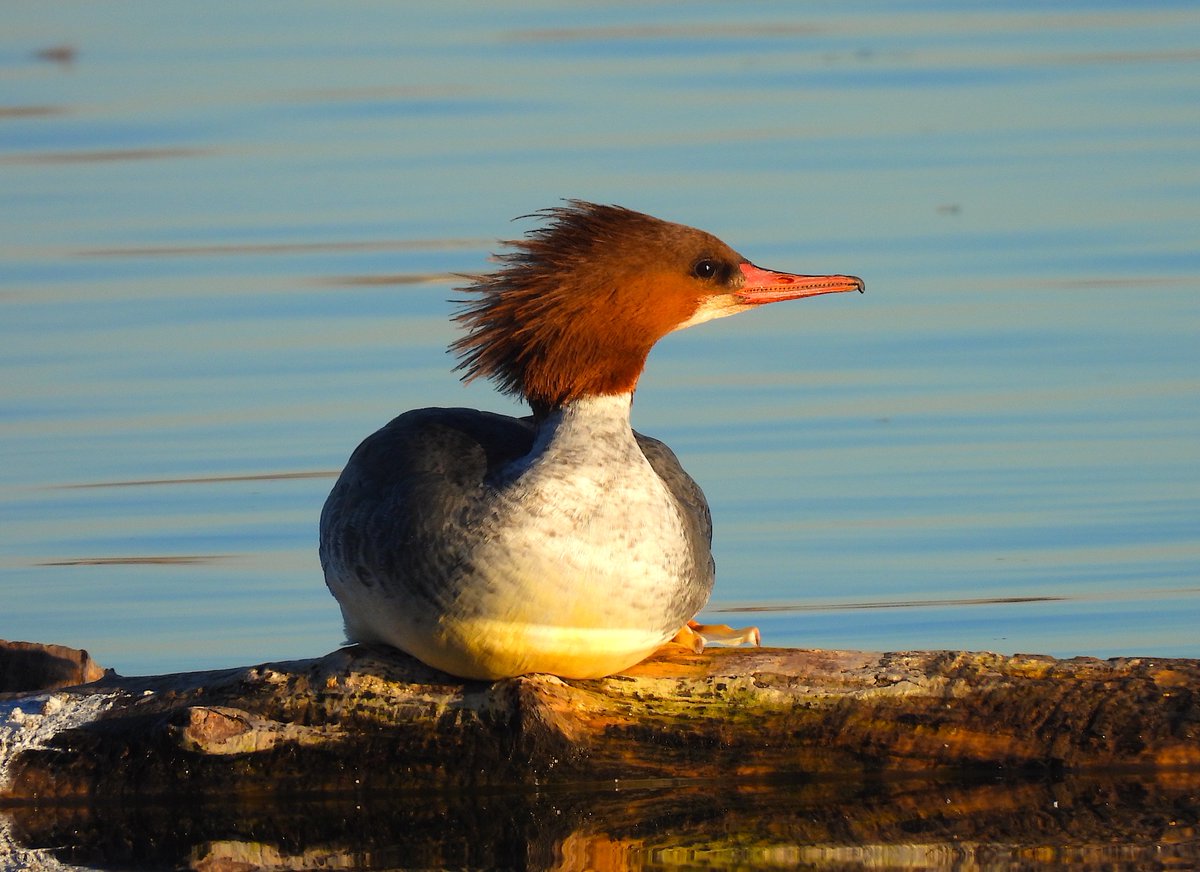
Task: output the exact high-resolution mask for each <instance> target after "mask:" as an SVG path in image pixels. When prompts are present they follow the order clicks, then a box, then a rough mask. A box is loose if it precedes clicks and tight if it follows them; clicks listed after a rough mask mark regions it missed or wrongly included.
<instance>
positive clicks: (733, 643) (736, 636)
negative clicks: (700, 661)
mask: <svg viewBox="0 0 1200 872" xmlns="http://www.w3.org/2000/svg"><path fill="white" fill-rule="evenodd" d="M671 641H672V642H675V643H676V644H679V645H683V646H685V647H687V648H691V649H692V651H694V652H695V653H697V654H699V653H700V652H701V651H703V650H704V648H705V646H706V645H717V646H721V647H729V648H736V647H738V646H740V645H751V646H754V647H757V646H759V645H761V644H762V634H761V633H759V632H758V627H741V628H739V629H735V628H733V627H731V626H729V625H728V624H700V623H697V622H696V621H688V622H687V624H686V625H685V626H684V627H681V628H680V630H679V632H678V633H676V634H675V638H674V639H672V640H671Z"/></svg>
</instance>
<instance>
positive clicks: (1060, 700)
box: [0, 646, 1200, 801]
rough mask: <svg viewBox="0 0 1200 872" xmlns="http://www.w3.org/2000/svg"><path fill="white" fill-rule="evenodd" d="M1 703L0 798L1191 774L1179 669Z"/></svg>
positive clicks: (531, 679)
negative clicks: (951, 775)
mask: <svg viewBox="0 0 1200 872" xmlns="http://www.w3.org/2000/svg"><path fill="white" fill-rule="evenodd" d="M9 707H10V709H12V708H15V709H16V714H15V716H14V714H13V713H12V712H11V711H10V713H9V715H8V718H7V722H6V723H4V724H2V725H0V785H2V786H0V797H3V798H5V799H7V800H9V801H14V800H24V801H31V800H42V801H44V800H47V799H50V798H57V799H63V798H84V797H88V798H97V797H111V798H129V797H133V796H144V797H149V796H172V795H186V796H190V797H195V796H197V795H204V794H210V795H219V796H224V797H229V796H234V795H247V796H254V795H263V794H267V793H279V794H298V793H310V794H311V793H325V794H329V793H338V792H370V791H386V790H394V789H396V788H397V787H404V788H407V789H414V788H419V787H437V788H446V787H447V786H458V787H479V786H493V787H494V786H511V785H547V784H553V783H571V782H579V781H581V780H586V781H612V780H617V781H627V782H628V781H636V780H644V779H654V778H680V777H689V778H710V779H721V778H729V777H736V778H740V779H743V780H745V779H758V778H774V779H778V778H811V777H813V776H822V775H837V776H839V777H846V776H847V775H851V774H853V775H857V776H868V775H871V776H874V775H880V774H898V773H899V774H902V773H908V774H911V773H916V772H923V773H929V772H955V773H968V772H974V773H983V772H991V773H995V772H1001V771H1002V772H1007V773H1015V772H1043V773H1045V772H1049V773H1055V772H1063V771H1074V772H1082V771H1089V770H1099V769H1109V770H1111V769H1114V768H1121V769H1127V770H1128V769H1142V770H1160V769H1184V768H1200V662H1198V661H1193V660H1162V659H1120V660H1107V661H1101V660H1095V659H1090V658H1077V659H1073V660H1055V659H1052V658H1049V657H1036V656H1001V655H997V654H983V653H962V652H909V653H892V654H876V653H862V652H851V651H812V650H799V649H777V648H755V649H736V650H729V649H724V650H709V651H706V652H704V653H701V654H693V653H690V652H688V651H685V650H684V649H682V648H678V647H674V646H672V647H668V648H665V649H663V651H661V652H660V653H659V654H658V655H656V656H654V657H652V658H650V659H649V660H647V661H645V662H644V663H642V664H639V665H638V666H636V667H634V668H633V669H630V670H629V671H628V672H627V673H625V674H622V675H617V676H613V677H611V678H606V679H599V680H589V681H564V680H562V679H558V678H554V677H551V676H545V675H536V676H528V677H524V678H517V679H509V680H505V681H499V682H495V683H487V682H464V681H460V680H456V679H452V678H450V677H449V676H447V675H445V674H443V673H439V672H436V671H434V670H431V669H429V668H428V667H425V666H423V665H422V664H420V663H418V662H416V661H415V660H412V659H411V658H408V657H406V656H404V655H400V654H398V653H395V652H390V651H381V650H371V649H366V648H361V647H353V648H347V649H342V650H339V651H336V652H334V653H332V654H329V655H327V656H325V657H322V658H319V659H316V660H304V661H295V662H288V663H273V664H265V665H260V666H254V667H251V668H248V669H232V670H227V671H219V672H199V673H185V674H180V675H167V676H158V677H143V678H126V677H120V676H115V675H110V676H108V677H106V678H103V679H101V680H99V681H96V682H93V683H91V684H88V685H84V686H81V687H76V688H71V689H62V690H57V691H51V692H49V693H48V694H42V695H39V696H35V697H30V698H29V699H28V700H26V701H20V700H17V701H13V700H11V699H10V701H9ZM27 731H28V732H27ZM22 736H26V737H32V736H36V737H37V738H36V741H32V740H31V741H22Z"/></svg>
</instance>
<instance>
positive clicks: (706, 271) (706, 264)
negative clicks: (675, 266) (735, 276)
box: [692, 257, 717, 279]
mask: <svg viewBox="0 0 1200 872" xmlns="http://www.w3.org/2000/svg"><path fill="white" fill-rule="evenodd" d="M716 274H717V263H716V261H713V260H709V259H708V258H707V257H706V258H702V259H701V260H698V261H696V263H695V264H694V265H693V266H692V275H694V276H695V277H696V278H698V279H711V278H712V277H713V276H715V275H716Z"/></svg>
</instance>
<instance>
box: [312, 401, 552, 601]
mask: <svg viewBox="0 0 1200 872" xmlns="http://www.w3.org/2000/svg"><path fill="white" fill-rule="evenodd" d="M533 433H534V430H533V424H532V422H531V421H530V420H529V419H517V418H511V417H508V416H505V415H496V414H492V413H490V412H480V411H476V410H474V409H438V408H430V409H416V410H414V411H411V412H406V413H405V414H403V415H401V416H399V417H398V418H396V419H394V420H393V421H391V423H389V424H387V425H386V426H385V427H383V428H382V429H380V430H378V431H377V432H375V433H374V434H372V435H371V436H368V437H367V438H366V439H365V440H363V442H362V444H361V445H359V446H358V448H357V449H356V450H355V451H354V453H353V454H352V455H351V457H350V460H349V462H348V463H347V464H346V468H345V469H344V470H343V471H342V474H341V476H340V477H339V478H338V481H337V483H336V484H335V485H334V487H333V490H332V492H330V494H329V498H328V499H327V500H326V501H325V508H324V510H323V511H322V512H321V546H320V552H321V565H322V567H323V568H324V570H325V577H326V582H327V583H328V582H329V580H330V578H331V577H335V576H336V577H337V578H338V579H340V581H341V583H346V582H347V581H348V580H352V579H355V578H357V580H358V581H359V582H360V583H362V584H366V585H372V584H376V583H380V582H382V581H384V580H389V579H397V580H403V581H404V583H405V585H406V587H407V589H408V592H409V594H410V595H412V596H416V597H423V598H427V599H430V600H432V601H434V602H438V601H440V599H441V595H442V593H443V592H442V591H439V590H437V589H436V580H438V579H445V578H447V577H449V576H451V575H452V574H454V572H455V571H456V569H457V568H459V565H460V564H461V561H462V560H463V554H462V553H461V552H460V551H459V549H457V548H456V547H455V546H456V544H457V543H458V542H459V537H458V536H455V535H453V533H452V530H453V529H454V528H456V527H459V526H461V525H462V524H463V523H464V522H465V521H466V520H467V519H468V518H469V517H470V516H471V515H472V512H473V511H474V512H477V511H478V510H479V505H480V502H481V495H482V491H483V490H484V489H485V488H486V487H487V484H488V482H489V480H490V479H491V477H492V475H493V474H494V473H495V472H496V470H498V469H499V468H500V467H502V466H503V465H504V464H506V463H508V462H509V461H511V460H514V459H515V458H518V457H521V456H523V455H525V454H527V453H528V452H529V450H530V448H531V446H532V444H533Z"/></svg>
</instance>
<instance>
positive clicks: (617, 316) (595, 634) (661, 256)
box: [321, 200, 863, 679]
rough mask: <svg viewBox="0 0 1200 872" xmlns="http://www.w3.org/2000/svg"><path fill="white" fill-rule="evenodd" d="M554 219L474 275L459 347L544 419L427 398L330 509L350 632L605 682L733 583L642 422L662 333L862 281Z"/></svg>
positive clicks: (635, 230)
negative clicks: (636, 398) (638, 418)
mask: <svg viewBox="0 0 1200 872" xmlns="http://www.w3.org/2000/svg"><path fill="white" fill-rule="evenodd" d="M539 215H540V216H541V217H544V218H545V219H547V221H548V223H547V225H546V226H544V227H541V228H539V229H535V230H533V231H531V232H529V233H528V234H526V237H525V239H523V240H521V241H518V242H513V243H509V245H511V246H512V247H514V249H515V250H514V251H511V252H509V253H507V254H505V255H502V256H501V260H502V262H503V267H502V268H501V269H500V270H499V271H497V272H495V273H493V274H491V275H488V276H484V277H482V278H480V279H478V280H477V281H476V282H475V283H474V284H473V285H471V286H470V287H468V288H464V289H463V290H465V291H468V292H470V293H473V294H477V295H478V297H477V298H475V299H474V300H472V301H470V302H469V303H467V304H466V307H465V308H464V309H463V310H462V311H460V312H459V313H458V314H457V315H456V316H455V320H456V321H458V322H459V323H460V324H462V325H463V326H464V327H465V328H466V330H467V333H466V335H465V336H463V337H462V338H461V339H459V340H457V341H456V342H455V343H454V344H453V345H452V346H451V347H452V349H453V350H454V351H455V352H457V353H458V354H459V355H460V356H461V358H462V361H461V363H460V364H459V367H458V368H459V369H462V370H465V375H464V379H466V380H470V379H473V378H475V377H477V376H481V375H482V376H487V377H490V378H491V379H493V380H494V381H495V382H496V383H497V384H498V385H499V387H500V389H501V390H503V391H505V392H506V393H511V394H518V395H520V396H522V397H524V398H525V400H526V401H528V403H529V405H530V406H531V407H532V409H533V415H532V417H529V418H520V419H518V418H510V417H507V416H504V415H496V414H492V413H490V412H480V411H475V410H473V409H436V408H435V409H417V410H415V411H411V412H407V413H405V414H403V415H401V416H400V417H398V418H396V419H395V420H394V421H392V422H391V423H390V424H388V425H387V426H385V427H384V428H383V429H382V430H380V431H379V432H377V433H375V434H374V435H372V436H369V437H368V438H367V439H366V441H364V442H363V443H362V444H361V445H360V446H359V447H358V449H357V450H356V451H355V452H354V454H353V456H351V458H350V461H349V463H348V464H347V465H346V468H345V469H344V470H343V471H342V474H341V477H340V478H339V479H338V481H337V484H335V485H334V488H333V491H332V493H330V495H329V499H328V500H327V501H326V503H325V508H324V510H323V511H322V513H321V564H322V566H323V568H324V570H325V581H326V583H327V584H328V585H329V589H330V591H331V592H332V593H333V595H334V596H335V597H336V598H337V600H338V603H339V604H340V605H341V608H342V615H343V616H344V618H345V621H346V633H347V635H348V636H349V638H350V639H351V640H352V641H357V642H382V643H386V644H388V645H392V646H394V647H396V648H400V649H402V650H404V651H407V652H408V653H409V654H412V655H413V656H415V657H417V658H418V659H420V660H422V661H424V662H425V663H427V664H428V665H430V666H434V667H436V668H438V669H441V670H443V671H445V672H449V673H451V674H453V675H457V676H460V677H463V678H481V679H495V678H505V677H510V676H516V675H523V674H526V673H532V672H548V673H552V674H555V675H560V676H563V677H566V678H597V677H601V676H605V675H610V674H612V673H615V672H619V671H620V670H622V669H625V668H627V667H629V666H632V665H633V664H635V663H637V662H638V661H640V660H642V659H643V658H645V657H646V656H647V655H649V654H650V653H651V652H653V651H654V650H655V649H657V648H658V647H660V646H661V645H663V644H664V643H665V642H668V641H670V640H671V639H672V638H673V637H675V636H676V635H677V634H680V633H682V634H683V635H684V636H685V637H686V636H688V634H689V630H688V626H689V622H690V621H691V619H692V618H693V617H694V616H695V615H696V614H697V612H699V611H700V609H701V608H703V606H704V604H705V603H706V602H707V601H708V596H709V593H710V592H711V590H712V586H713V571H714V568H713V559H712V553H711V551H710V550H709V545H710V542H711V535H712V522H711V519H710V516H709V511H708V503H707V502H706V501H705V499H704V494H703V493H702V492H701V490H700V488H699V486H698V485H697V484H696V482H694V481H693V480H692V478H691V477H690V476H689V475H688V474H687V473H686V472H684V471H683V468H682V467H681V466H680V465H679V461H678V460H676V459H675V455H674V454H672V453H671V450H670V449H669V448H667V447H666V446H665V445H663V443H661V442H658V441H657V440H654V439H651V438H649V437H647V436H643V435H641V434H640V433H635V432H634V431H633V430H632V429H631V427H630V423H629V413H630V407H631V404H632V402H633V392H634V388H635V387H636V386H637V381H638V377H639V376H640V375H641V373H642V368H643V366H644V365H645V362H646V356H647V355H648V354H649V352H650V348H651V347H652V346H653V345H654V343H655V342H657V341H658V340H659V339H660V338H662V337H663V336H665V335H666V334H667V333H670V332H672V331H674V330H681V329H683V328H684V327H690V326H692V325H693V324H700V323H702V322H704V321H708V320H711V319H713V318H720V317H723V316H725V315H732V314H734V313H736V312H742V311H745V310H747V309H750V308H753V307H754V306H758V305H760V304H763V303H772V302H775V301H777V300H790V299H795V298H797V297H811V296H815V295H817V294H828V293H836V292H841V291H852V290H858V291H861V290H863V282H862V280H861V279H858V278H855V277H854V276H841V275H826V276H803V275H792V274H788V273H780V272H772V271H770V270H765V269H760V268H759V267H757V266H754V265H753V264H752V263H750V262H749V261H748V260H746V258H744V257H742V256H741V255H740V254H738V253H737V252H736V251H734V250H733V249H732V248H730V247H729V246H728V245H726V244H725V243H723V242H721V241H720V240H719V239H717V238H716V237H714V236H712V235H710V234H708V233H704V232H703V231H700V230H695V229H693V228H691V227H685V226H683V225H680V224H672V223H669V222H667V221H661V220H659V219H657V218H652V217H651V216H649V215H643V214H641V213H639V212H633V211H630V210H629V209H624V208H621V207H618V206H601V205H595V204H592V203H585V202H581V201H575V200H572V201H568V205H566V206H563V207H561V208H556V209H549V210H546V211H544V212H542V213H539ZM691 626H693V627H694V626H696V625H694V624H693V625H691ZM753 636H754V637H756V636H757V632H756V631H754V633H753ZM694 638H695V637H694V636H693V640H694ZM700 641H701V644H702V643H703V640H702V639H701V640H700Z"/></svg>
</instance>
